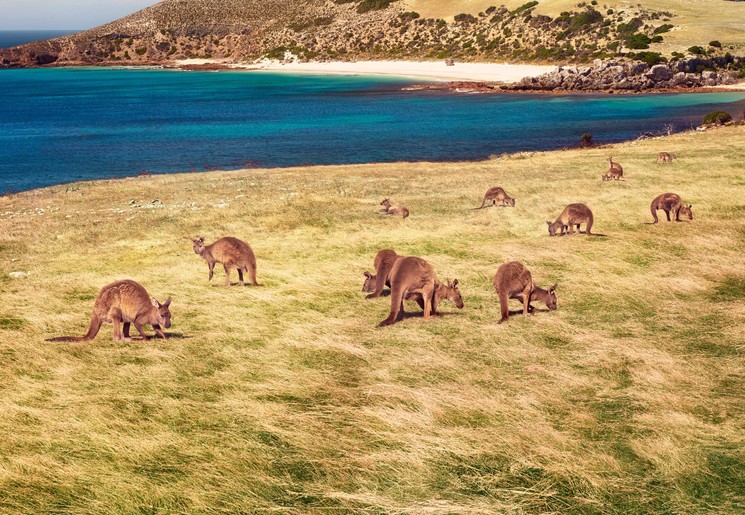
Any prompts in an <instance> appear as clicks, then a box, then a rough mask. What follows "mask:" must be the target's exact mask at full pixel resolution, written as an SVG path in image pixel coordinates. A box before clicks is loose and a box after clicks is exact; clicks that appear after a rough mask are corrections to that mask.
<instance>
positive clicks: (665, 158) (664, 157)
mask: <svg viewBox="0 0 745 515" xmlns="http://www.w3.org/2000/svg"><path fill="white" fill-rule="evenodd" d="M677 158H678V156H676V155H675V154H671V153H670V152H660V153H659V154H657V162H658V163H672V162H673V159H677Z"/></svg>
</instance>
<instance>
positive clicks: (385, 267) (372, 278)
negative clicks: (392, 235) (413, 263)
mask: <svg viewBox="0 0 745 515" xmlns="http://www.w3.org/2000/svg"><path fill="white" fill-rule="evenodd" d="M401 257H402V256H399V255H398V254H396V251H395V250H393V249H383V250H381V251H379V252H378V253H377V254H376V255H375V260H374V261H373V266H374V267H375V275H373V274H371V273H370V272H367V271H366V272H365V284H364V285H363V286H362V291H363V292H367V293H370V292H372V293H370V295H367V296H366V297H365V298H366V299H374V298H377V297H380V295H381V294H382V293H383V288H384V287H385V286H390V285H391V281H390V278H389V275H390V273H391V270H392V269H393V265H394V264H395V263H396V260H398V259H399V258H401Z"/></svg>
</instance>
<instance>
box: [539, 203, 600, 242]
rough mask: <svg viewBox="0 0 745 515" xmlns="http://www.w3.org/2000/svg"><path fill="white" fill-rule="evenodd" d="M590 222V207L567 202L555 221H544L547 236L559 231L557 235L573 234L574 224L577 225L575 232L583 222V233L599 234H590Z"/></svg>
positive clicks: (591, 220) (591, 218) (591, 219)
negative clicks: (546, 225)
mask: <svg viewBox="0 0 745 515" xmlns="http://www.w3.org/2000/svg"><path fill="white" fill-rule="evenodd" d="M592 222H593V216H592V211H590V208H589V207H587V206H586V205H584V204H569V205H568V206H567V207H565V208H564V211H562V212H561V214H560V215H559V218H557V219H556V221H555V222H553V223H551V222H546V223H547V224H548V234H549V236H556V233H557V232H559V231H561V232H559V236H564V234H565V232H566V233H567V234H574V226H575V225H576V226H577V232H579V226H580V224H585V234H587V235H588V236H590V235H592V236H600V235H599V234H592V232H590V231H591V229H592Z"/></svg>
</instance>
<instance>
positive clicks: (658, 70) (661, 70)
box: [644, 64, 673, 82]
mask: <svg viewBox="0 0 745 515" xmlns="http://www.w3.org/2000/svg"><path fill="white" fill-rule="evenodd" d="M644 76H645V77H647V78H648V79H651V80H653V81H654V82H662V81H666V80H670V79H672V78H673V71H672V70H671V69H670V68H669V67H668V66H667V65H666V64H655V65H654V66H652V68H650V69H649V73H645V74H644Z"/></svg>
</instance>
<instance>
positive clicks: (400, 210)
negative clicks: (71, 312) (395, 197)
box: [380, 198, 409, 218]
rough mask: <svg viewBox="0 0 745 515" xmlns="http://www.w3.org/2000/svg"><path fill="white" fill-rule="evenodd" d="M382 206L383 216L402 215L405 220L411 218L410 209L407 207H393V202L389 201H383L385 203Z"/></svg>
mask: <svg viewBox="0 0 745 515" xmlns="http://www.w3.org/2000/svg"><path fill="white" fill-rule="evenodd" d="M380 205H381V206H383V209H381V210H380V213H381V214H383V215H401V216H402V217H404V218H407V217H408V216H409V209H408V208H407V207H406V206H395V207H394V206H393V204H391V201H390V200H389V199H387V198H386V199H383V202H381V203H380Z"/></svg>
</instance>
